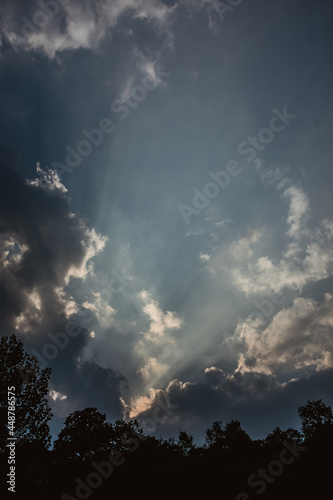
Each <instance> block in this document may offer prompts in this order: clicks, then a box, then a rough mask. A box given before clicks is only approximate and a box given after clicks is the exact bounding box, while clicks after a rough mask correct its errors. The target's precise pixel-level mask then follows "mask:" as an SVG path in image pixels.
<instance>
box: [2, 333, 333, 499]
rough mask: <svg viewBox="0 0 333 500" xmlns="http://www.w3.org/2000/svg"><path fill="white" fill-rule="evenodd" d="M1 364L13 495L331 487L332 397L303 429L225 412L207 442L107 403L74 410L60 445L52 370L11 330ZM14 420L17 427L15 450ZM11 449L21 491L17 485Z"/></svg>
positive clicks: (269, 493)
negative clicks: (161, 432) (254, 430)
mask: <svg viewBox="0 0 333 500" xmlns="http://www.w3.org/2000/svg"><path fill="white" fill-rule="evenodd" d="M0 370H1V379H2V386H1V399H0V416H1V421H2V422H3V431H4V432H2V433H1V440H0V455H1V483H2V486H1V487H2V491H3V492H4V494H5V497H8V498H16V499H22V500H23V499H26V498H27V496H29V495H30V496H32V497H33V498H34V499H39V498H40V499H51V500H52V499H59V500H60V499H62V500H73V499H80V500H86V499H88V498H89V499H91V500H94V499H101V500H107V499H111V498H114V497H115V496H116V497H119V496H120V495H121V497H122V498H125V499H126V498H130V497H132V496H133V495H136V496H137V495H140V496H145V497H146V498H154V499H156V498H160V497H163V498H164V497H175V498H181V497H183V496H184V498H187V497H189V496H192V495H196V496H199V495H203V494H205V495H207V494H210V495H214V496H215V495H218V496H219V497H220V498H222V499H233V500H250V499H256V498H258V499H259V498H260V499H269V500H274V499H279V500H281V499H282V498H283V499H286V500H288V499H293V500H294V499H297V500H298V499H307V498H326V497H327V494H329V493H330V491H331V488H332V481H331V474H330V471H331V449H332V448H331V446H332V444H333V412H332V408H331V407H330V406H327V405H326V404H325V403H323V401H322V400H317V401H307V402H306V403H305V404H304V405H303V406H301V407H300V408H298V415H299V417H300V428H301V430H300V431H298V430H296V429H292V428H289V429H287V430H281V429H280V428H279V427H276V428H275V429H274V430H273V431H272V432H271V433H270V434H268V436H267V437H266V438H265V439H260V440H253V439H251V437H250V436H249V435H248V434H247V433H246V432H245V430H244V429H242V426H241V423H240V422H239V421H237V420H231V421H230V422H227V423H224V424H223V423H222V422H221V421H216V422H214V423H213V424H212V425H211V427H209V428H208V429H207V430H206V433H205V443H204V445H203V446H197V445H196V444H195V443H194V440H193V437H192V436H190V435H189V434H188V433H187V432H186V431H185V430H181V431H180V432H179V436H178V438H177V439H174V438H169V439H162V438H156V437H154V436H150V435H145V434H144V432H143V431H142V429H140V426H139V423H138V422H137V421H136V420H133V421H130V422H124V421H123V420H119V421H116V422H114V423H111V422H108V421H107V420H106V417H105V415H103V414H102V413H100V412H99V411H98V410H97V408H85V409H84V410H80V411H75V412H74V413H71V414H70V415H69V416H68V417H67V419H66V421H65V424H64V427H63V429H62V430H61V432H60V433H59V435H58V437H57V439H56V440H55V442H54V445H53V447H52V449H51V446H50V433H49V428H48V421H49V420H50V418H51V416H52V415H51V413H50V409H49V407H48V401H47V398H46V395H47V392H48V379H49V376H50V371H48V370H47V369H44V370H42V369H40V367H39V366H38V363H37V360H36V359H35V358H33V357H31V356H29V355H28V354H27V353H25V351H24V349H23V345H22V343H21V342H20V341H19V340H18V339H17V338H16V337H15V336H12V337H10V338H8V337H3V338H2V339H1V343H0ZM8 387H10V388H13V387H15V423H14V426H11V425H10V426H8V425H9V424H8V418H7V416H8V407H9V403H8V401H10V408H11V409H13V406H12V400H8ZM10 392H12V391H10ZM10 397H12V396H10ZM10 429H11V431H10V432H13V431H15V437H16V440H15V446H14V447H13V446H12V447H13V452H12V451H11V450H12V448H10V447H9V446H8V435H9V434H8V433H9V430H10ZM12 442H13V441H10V443H12ZM11 453H12V455H10V454H11ZM10 456H11V457H12V460H13V459H14V465H12V467H14V469H15V470H13V471H12V479H13V482H14V483H15V487H14V490H15V493H13V490H11V491H10V490H9V489H8V488H9V487H10V479H11V476H10V474H9V472H10V471H9V468H10V465H9V458H10ZM13 457H14V458H13ZM7 474H8V475H9V477H7ZM7 481H8V482H7ZM2 497H3V496H2Z"/></svg>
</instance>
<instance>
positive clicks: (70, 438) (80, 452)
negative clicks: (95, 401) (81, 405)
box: [54, 407, 112, 462]
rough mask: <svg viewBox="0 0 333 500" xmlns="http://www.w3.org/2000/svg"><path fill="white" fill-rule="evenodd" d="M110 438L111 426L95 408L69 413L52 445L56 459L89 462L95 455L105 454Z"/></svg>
mask: <svg viewBox="0 0 333 500" xmlns="http://www.w3.org/2000/svg"><path fill="white" fill-rule="evenodd" d="M111 438H112V425H111V424H110V423H108V422H106V416H105V415H104V414H102V413H100V412H99V411H97V408H90V407H88V408H85V409H84V410H77V411H75V412H73V413H71V414H70V415H69V416H68V417H67V418H66V420H65V426H64V428H63V429H62V430H61V431H60V433H59V436H58V439H57V440H56V441H55V443H54V454H55V457H56V458H57V459H59V457H61V459H64V460H68V461H75V460H76V461H79V462H91V460H92V459H93V458H94V456H95V455H100V454H103V453H107V452H108V451H109V446H110V445H109V443H110V440H111Z"/></svg>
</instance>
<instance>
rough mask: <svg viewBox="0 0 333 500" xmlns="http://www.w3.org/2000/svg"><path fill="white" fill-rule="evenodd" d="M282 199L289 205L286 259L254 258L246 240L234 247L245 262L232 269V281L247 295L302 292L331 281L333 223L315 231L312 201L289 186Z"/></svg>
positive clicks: (237, 254) (328, 222)
mask: <svg viewBox="0 0 333 500" xmlns="http://www.w3.org/2000/svg"><path fill="white" fill-rule="evenodd" d="M282 198H287V199H289V203H290V205H289V212H288V215H287V218H286V224H287V229H286V231H285V234H284V238H285V242H286V249H285V250H284V251H282V257H283V258H281V259H280V260H278V259H272V258H270V257H269V256H267V255H265V256H261V257H259V258H257V259H252V257H253V252H252V251H251V249H250V248H249V241H248V240H247V239H245V240H244V238H242V239H240V240H239V241H237V242H235V243H233V244H232V246H231V251H232V252H234V253H235V256H236V258H237V256H238V258H239V260H240V261H241V260H242V258H243V260H244V261H245V263H244V264H243V265H242V263H241V262H240V265H239V266H238V267H233V268H232V269H231V271H230V272H231V276H232V281H233V283H234V285H235V286H236V287H237V288H238V289H239V290H241V291H242V292H244V293H246V294H247V295H249V294H254V293H261V294H262V293H264V294H267V293H269V292H271V291H273V292H280V291H281V290H283V289H284V288H289V289H291V290H298V291H301V290H302V288H303V287H304V285H306V284H307V283H309V282H314V281H319V280H322V279H325V278H328V277H329V276H331V274H332V272H333V245H332V243H333V223H332V222H331V221H330V220H328V219H323V220H321V221H320V222H319V224H318V226H317V227H316V228H310V227H309V224H308V215H309V212H310V207H309V201H308V197H307V196H306V194H305V193H304V192H303V191H302V190H301V189H300V188H296V187H295V186H291V187H288V188H287V189H286V190H285V191H284V192H283V195H282ZM255 234H257V233H255ZM246 257H247V258H246Z"/></svg>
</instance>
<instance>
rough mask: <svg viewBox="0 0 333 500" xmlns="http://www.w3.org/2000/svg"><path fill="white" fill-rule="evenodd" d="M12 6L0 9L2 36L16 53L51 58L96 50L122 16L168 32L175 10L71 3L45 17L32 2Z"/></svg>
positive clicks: (156, 5) (147, 0)
mask: <svg viewBox="0 0 333 500" xmlns="http://www.w3.org/2000/svg"><path fill="white" fill-rule="evenodd" d="M11 3H12V2H11ZM15 4H16V9H15V10H14V9H10V6H9V2H4V3H3V5H2V7H1V10H0V12H1V14H2V21H3V22H2V34H3V35H4V36H5V37H6V38H7V40H8V41H9V42H10V43H11V44H12V45H13V46H14V47H15V50H16V51H17V50H19V49H21V48H22V49H24V50H33V51H40V52H43V53H44V54H46V55H47V56H48V57H49V58H50V59H53V58H54V57H55V56H56V54H59V53H61V52H64V51H66V50H77V49H82V48H83V49H93V50H95V49H97V48H98V46H99V45H100V43H101V41H102V40H103V39H104V38H105V37H109V38H111V37H112V31H113V30H114V29H115V28H116V27H117V26H118V24H119V22H120V21H121V19H122V18H123V16H125V15H126V16H128V19H130V20H136V19H137V20H141V21H145V20H146V21H149V22H150V23H153V24H154V25H155V28H156V30H157V32H163V31H164V32H167V33H168V32H169V29H168V23H169V18H170V15H171V14H172V12H173V10H174V8H175V7H176V6H173V7H172V6H167V5H165V4H164V3H162V2H160V1H159V0H114V1H112V2H109V1H107V0H97V1H96V2H94V3H92V2H90V1H89V0H83V1H82V0H80V1H78V0H71V1H70V2H68V3H67V4H66V5H63V6H60V5H58V4H56V5H58V9H57V12H56V13H55V14H51V13H47V14H46V13H45V12H44V11H43V9H40V8H38V7H37V5H36V4H35V3H33V4H31V5H30V4H26V5H25V6H24V4H23V3H21V2H19V1H16V2H15ZM40 12H41V14H38V13H40ZM14 13H15V15H14ZM23 14H25V15H23Z"/></svg>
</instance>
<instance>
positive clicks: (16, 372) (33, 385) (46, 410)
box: [0, 335, 52, 451]
mask: <svg viewBox="0 0 333 500" xmlns="http://www.w3.org/2000/svg"><path fill="white" fill-rule="evenodd" d="M50 374H51V369H50V368H44V369H41V368H40V366H39V365H38V361H37V358H36V357H35V356H30V355H29V354H27V353H26V352H25V350H24V346H23V343H22V342H21V340H19V339H18V338H17V337H16V336H15V335H11V336H10V337H2V338H1V341H0V379H1V381H2V384H1V386H0V414H1V422H3V424H4V425H6V422H7V417H6V416H7V407H8V387H13V388H15V390H14V391H11V392H15V397H16V402H15V437H16V438H17V440H16V445H17V446H21V445H23V444H27V443H39V444H40V445H43V446H45V447H48V446H49V445H50V441H51V435H50V429H49V425H48V421H49V420H50V419H51V417H52V413H51V409H50V407H49V402H48V400H47V398H46V395H47V393H48V381H49V378H50ZM6 438H7V429H6V428H2V432H1V438H0V449H1V450H2V451H3V450H4V446H5V440H6Z"/></svg>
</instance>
